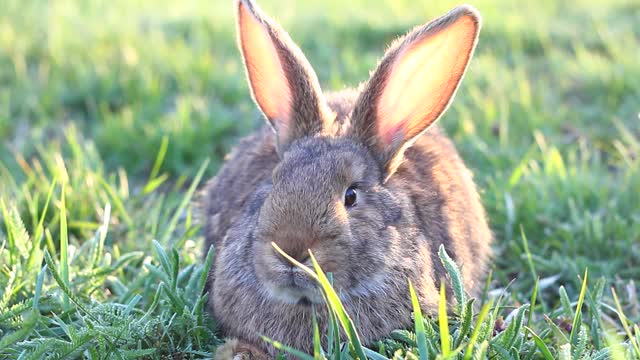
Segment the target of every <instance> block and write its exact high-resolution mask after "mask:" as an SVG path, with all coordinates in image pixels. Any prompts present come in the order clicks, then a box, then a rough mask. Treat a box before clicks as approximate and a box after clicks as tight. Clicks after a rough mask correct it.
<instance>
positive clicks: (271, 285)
mask: <svg viewBox="0 0 640 360" xmlns="http://www.w3.org/2000/svg"><path fill="white" fill-rule="evenodd" d="M274 280H275V279H274ZM278 280H280V281H277V282H274V281H268V282H267V284H266V285H267V286H266V288H267V290H268V293H269V295H270V296H271V298H273V299H275V300H277V301H280V302H284V303H287V304H295V305H310V304H322V303H323V300H322V294H321V293H320V291H319V289H318V288H317V287H316V286H315V284H313V283H311V282H310V281H308V280H307V279H299V278H297V277H295V276H292V277H287V278H286V279H282V278H281V279H278Z"/></svg>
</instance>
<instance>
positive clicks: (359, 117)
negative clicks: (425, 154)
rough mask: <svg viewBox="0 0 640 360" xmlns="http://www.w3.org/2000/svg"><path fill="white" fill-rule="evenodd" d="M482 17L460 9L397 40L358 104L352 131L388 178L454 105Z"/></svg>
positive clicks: (475, 12)
mask: <svg viewBox="0 0 640 360" xmlns="http://www.w3.org/2000/svg"><path fill="white" fill-rule="evenodd" d="M479 30H480V15H479V14H478V12H477V11H476V10H475V9H474V8H472V7H470V6H460V7H457V8H455V9H453V10H452V11H451V12H449V13H448V14H446V15H445V16H443V17H441V18H438V19H436V20H434V21H432V22H430V23H428V24H426V25H423V26H421V27H418V28H416V29H414V30H413V31H412V32H410V33H409V34H407V35H406V36H405V37H404V38H402V39H400V40H398V41H397V42H396V43H395V44H394V45H393V46H392V47H391V48H390V49H389V50H388V51H387V53H386V54H385V56H384V58H383V59H382V61H381V62H380V64H379V65H378V68H377V69H376V71H375V72H374V73H373V75H372V77H371V79H370V80H369V82H368V83H367V85H366V86H365V88H364V90H363V92H362V93H361V95H360V98H359V99H358V100H357V102H356V105H355V108H354V111H353V114H352V118H351V126H352V128H351V132H352V134H353V135H354V136H355V137H356V138H359V139H360V140H361V141H362V142H364V143H365V145H367V146H368V147H369V148H371V149H372V150H373V152H374V154H375V155H376V156H377V157H378V160H379V162H380V163H381V166H382V168H383V170H385V171H386V176H387V177H388V176H390V175H391V174H392V173H393V172H394V171H395V168H396V167H397V166H398V165H399V163H400V160H401V158H402V153H403V151H404V149H405V148H406V147H408V146H410V145H411V144H412V143H413V142H414V141H415V139H416V138H417V137H418V136H419V135H421V134H422V133H423V132H424V131H425V130H426V129H427V128H428V127H429V126H430V125H431V124H433V123H434V122H435V121H436V120H438V118H439V117H440V116H441V115H442V114H443V113H444V111H445V110H446V109H447V107H448V106H449V104H450V103H451V101H452V99H453V97H454V94H455V92H456V90H457V89H458V86H459V85H460V81H461V80H462V77H463V75H464V73H465V71H466V69H467V65H468V64H469V60H470V59H471V56H472V54H473V50H474V48H475V46H476V43H477V39H478V32H479Z"/></svg>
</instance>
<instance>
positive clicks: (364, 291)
mask: <svg viewBox="0 0 640 360" xmlns="http://www.w3.org/2000/svg"><path fill="white" fill-rule="evenodd" d="M235 5H236V10H237V16H238V32H239V45H240V49H241V51H242V54H243V58H244V64H245V66H246V70H247V75H248V79H249V83H250V85H251V92H252V94H253V98H254V99H255V101H256V103H257V104H258V106H259V107H260V109H261V110H262V113H263V114H264V116H265V117H266V118H267V120H268V122H269V125H270V126H267V127H265V128H264V129H262V130H260V131H258V132H257V133H256V134H254V135H251V136H249V137H247V138H245V139H244V140H242V141H241V143H240V145H239V146H238V148H237V149H236V150H235V151H234V152H233V153H232V154H231V155H230V157H229V159H228V160H227V162H226V164H225V165H224V167H223V168H222V169H221V170H220V173H219V174H218V175H217V176H216V177H215V178H214V179H213V180H211V182H210V183H209V185H208V188H207V190H206V195H205V196H206V199H205V208H206V238H207V247H209V246H211V245H213V246H214V247H215V261H214V265H213V267H212V269H211V272H210V276H209V281H208V290H209V293H210V300H209V305H210V307H211V309H212V311H213V314H214V316H215V319H216V320H217V324H218V326H219V329H220V330H221V331H222V333H223V334H224V335H225V336H227V337H229V338H231V339H233V340H229V341H228V342H227V344H226V345H224V346H222V347H221V348H220V349H219V351H218V353H217V358H220V359H227V358H232V357H235V358H237V359H245V358H254V359H263V358H272V357H274V356H275V354H276V350H275V349H274V348H273V347H272V346H270V345H268V344H267V343H266V342H264V341H262V340H261V338H260V336H261V335H264V336H266V337H268V338H271V339H273V340H276V341H279V342H281V343H284V344H286V345H289V346H292V347H294V348H297V349H300V350H303V351H307V352H310V351H312V333H313V332H312V326H311V324H312V322H311V314H312V308H315V309H316V310H317V311H318V317H319V324H320V326H321V330H322V329H325V328H326V324H327V321H326V309H325V307H324V306H323V305H314V304H321V303H322V297H321V295H320V292H319V290H318V288H317V287H316V285H315V284H314V283H313V282H312V280H311V279H310V278H308V277H307V276H305V274H303V273H302V271H300V270H299V269H297V268H295V267H293V266H292V265H291V264H290V263H289V262H288V261H287V260H286V259H284V258H282V257H281V256H279V254H278V253H277V252H276V251H275V250H274V248H273V247H272V245H271V243H272V242H274V243H276V244H277V245H279V247H280V248H282V249H283V250H284V251H285V252H286V253H288V254H289V255H291V256H293V257H295V258H296V259H298V260H299V261H301V262H303V263H306V264H309V257H308V250H309V249H310V250H311V251H312V252H313V254H314V256H315V257H316V258H317V260H318V262H319V264H320V266H321V267H322V268H323V270H324V271H326V272H332V273H333V275H334V286H335V288H336V290H337V292H338V293H339V294H340V297H341V299H342V301H343V303H344V305H345V307H346V309H347V311H348V313H349V314H350V315H351V317H352V318H353V320H354V322H355V323H356V326H357V327H358V329H359V333H360V337H361V340H362V341H363V342H364V343H365V344H366V343H371V342H372V341H374V340H376V339H379V338H381V337H384V336H386V335H388V334H389V333H390V331H391V330H393V329H397V328H406V327H408V326H410V324H411V322H412V320H411V303H410V297H409V291H408V282H407V280H411V281H412V283H413V284H414V286H415V288H416V291H417V293H418V296H419V299H420V303H421V306H422V308H423V311H425V312H426V313H433V311H434V310H435V309H437V302H438V291H437V289H438V286H439V283H440V279H441V278H443V277H444V276H445V270H444V268H443V266H442V264H441V262H440V261H439V259H438V255H437V250H438V248H439V246H440V245H441V244H444V247H445V248H446V250H447V252H448V253H449V254H450V255H451V257H452V258H453V259H454V260H456V261H457V263H458V264H460V265H461V266H462V273H463V277H464V280H465V285H466V288H467V289H474V288H476V285H478V284H479V283H481V281H480V280H481V279H482V277H483V276H484V275H485V271H486V266H487V262H488V258H489V255H490V246H489V245H490V242H491V233H490V231H489V228H488V226H487V221H486V219H485V215H484V211H483V208H482V206H481V204H480V201H479V197H478V193H477V191H476V188H475V185H474V183H473V181H472V176H471V173H470V171H469V170H468V169H467V168H466V167H465V165H464V164H463V162H462V160H461V159H460V157H459V156H458V153H457V152H456V150H455V148H454V147H453V145H452V143H451V141H450V140H449V139H448V138H447V137H445V136H444V135H443V134H442V133H441V132H440V130H438V129H437V128H436V127H435V126H431V125H432V124H433V123H434V122H435V121H436V120H437V119H438V118H439V117H440V116H441V115H442V114H443V113H444V111H445V110H446V109H447V107H448V106H449V104H450V103H451V100H452V99H453V96H454V94H455V92H456V90H457V88H458V86H459V84H460V80H461V79H462V77H463V75H464V72H465V70H466V68H467V65H468V63H469V60H470V59H471V56H472V53H473V51H474V48H475V46H476V42H477V38H478V31H479V29H480V16H479V14H478V13H477V11H476V10H475V9H473V8H472V7H470V6H460V7H457V8H455V9H453V10H452V11H451V12H449V13H448V14H446V15H444V16H443V17H441V18H438V19H436V20H434V21H432V22H430V23H428V24H426V25H423V26H419V27H417V28H415V29H414V30H412V31H411V32H410V33H409V34H407V35H406V36H404V37H403V38H401V39H399V40H397V41H396V42H394V44H393V45H392V46H391V47H390V49H389V50H388V51H387V53H386V54H385V56H384V58H383V59H382V61H381V62H380V64H379V65H378V68H377V69H376V70H375V72H373V74H372V76H371V79H370V80H369V81H368V82H367V83H365V84H363V85H362V86H361V87H360V90H347V91H341V92H338V93H331V94H323V93H322V92H321V90H320V86H319V83H318V79H317V77H316V75H315V73H314V72H313V70H312V69H311V66H310V65H309V62H308V61H307V59H306V58H305V57H304V55H303V54H302V52H301V51H300V49H299V48H298V47H297V46H296V45H295V44H294V43H293V42H292V41H291V39H290V38H289V36H288V35H287V33H286V32H285V31H284V30H283V29H282V28H281V27H280V26H279V25H278V24H277V23H275V22H274V21H273V20H271V19H270V18H269V17H267V15H265V14H264V13H263V12H262V11H261V10H260V9H259V8H258V6H256V4H255V3H253V2H252V1H251V0H239V1H236V3H235ZM325 333H326V332H325Z"/></svg>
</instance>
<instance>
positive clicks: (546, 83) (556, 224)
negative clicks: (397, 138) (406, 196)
mask: <svg viewBox="0 0 640 360" xmlns="http://www.w3.org/2000/svg"><path fill="white" fill-rule="evenodd" d="M472 3H473V5H474V6H476V7H477V8H478V9H479V10H480V12H481V13H482V15H483V17H484V25H483V30H482V33H481V37H480V42H479V47H478V50H477V51H476V55H475V58H474V59H473V61H472V63H471V67H470V69H469V71H468V73H467V76H466V77H465V80H464V81H463V84H462V87H461V89H460V91H459V92H458V95H457V97H456V100H455V102H454V105H453V106H452V107H451V108H450V110H449V111H448V112H447V114H446V115H445V116H444V117H443V118H442V119H441V120H440V124H441V126H442V127H443V128H444V129H445V130H446V131H447V133H448V134H449V135H450V137H451V138H452V139H453V140H454V142H455V143H456V145H457V147H458V150H459V151H460V153H461V155H462V157H463V158H464V159H465V161H466V162H467V164H468V165H469V167H470V168H471V169H472V170H473V171H474V174H475V175H474V179H475V181H476V182H477V184H478V186H479V188H480V189H481V195H482V199H483V203H484V205H485V207H486V210H487V212H488V216H489V219H490V223H491V227H492V230H493V231H494V234H495V238H496V241H495V246H494V248H495V261H494V264H493V266H492V271H491V275H490V278H489V280H488V281H487V286H486V290H485V292H484V293H483V295H482V296H481V298H478V299H476V305H478V306H477V307H476V308H475V315H473V314H474V313H473V311H474V310H471V309H472V307H469V308H468V309H467V310H464V309H458V310H459V311H457V312H456V313H455V314H451V316H450V317H449V319H448V321H447V322H448V326H444V320H445V319H446V317H443V318H441V319H437V318H433V319H426V320H425V321H424V322H421V321H417V323H418V326H417V327H416V329H417V330H418V335H417V336H416V335H415V334H414V332H413V331H414V330H416V329H412V331H406V330H399V331H396V332H394V333H393V334H391V336H390V337H389V338H388V339H382V340H381V341H380V342H379V343H377V344H366V345H368V348H369V350H367V351H368V356H371V357H372V358H377V357H376V356H384V357H389V358H392V357H393V356H394V354H395V356H397V357H398V358H407V359H412V358H416V357H417V356H418V349H419V348H421V349H423V351H421V353H420V357H421V358H424V359H427V358H436V356H440V358H447V357H448V358H465V359H466V358H467V357H466V356H471V355H472V354H473V356H474V357H476V358H485V357H487V358H492V359H493V358H500V359H502V358H505V359H508V358H513V359H519V358H523V359H538V358H547V359H551V358H561V359H605V358H613V359H633V358H640V328H639V327H640V300H639V296H640V290H638V284H637V283H638V282H640V2H638V1H634V0H607V1H604V0H602V1H591V0H577V1H574V2H561V1H551V0H543V1H532V0H528V1H520V2H515V1H497V0H493V1H492V0H476V1H473V2H472ZM260 4H261V5H262V7H263V8H264V10H265V11H267V12H269V13H271V14H273V15H275V17H276V18H277V19H278V20H279V21H280V22H281V23H282V24H283V26H284V27H285V28H286V29H287V30H288V31H289V32H290V33H291V35H292V38H293V39H294V40H295V41H296V42H297V43H298V44H299V45H300V47H301V48H302V49H303V51H304V52H305V53H306V54H307V56H308V58H309V60H310V62H311V63H312V64H313V65H314V67H315V69H316V71H317V73H318V76H319V78H320V82H321V83H322V85H323V87H324V89H334V90H335V89H342V88H344V87H346V86H353V85H356V84H358V83H359V82H360V81H363V80H365V79H366V78H367V77H368V74H369V71H370V70H371V69H373V68H374V67H375V65H376V62H377V60H378V59H379V57H380V56H381V55H382V53H383V51H384V49H385V46H386V44H388V43H389V42H390V41H391V40H392V39H393V38H395V37H396V36H398V35H400V34H402V33H404V32H405V31H407V30H409V29H410V28H411V27H413V26H414V25H417V24H421V23H424V22H425V21H427V20H429V19H432V18H434V17H436V16H439V15H441V14H442V13H444V12H446V11H447V10H448V9H450V8H451V7H453V6H454V5H456V4H457V2H454V1H449V0H447V1H438V2H435V1H415V0H413V1H408V0H397V1H375V2H372V1H366V0H353V1H349V2H344V1H338V0H305V1H304V2H301V1H294V0H263V1H261V2H260ZM0 9H1V10H0V140H1V146H0V358H23V359H28V358H30V359H40V358H42V357H43V356H44V355H48V356H50V357H51V358H67V357H71V358H91V359H102V358H117V359H123V358H137V357H146V358H167V357H169V358H171V357H173V358H201V357H204V358H206V357H210V356H211V354H212V353H213V352H214V351H215V347H216V346H217V345H218V344H220V343H221V341H222V339H220V338H219V337H218V336H217V334H216V333H215V320H214V319H210V318H209V317H208V316H207V314H206V312H205V311H204V308H203V300H204V298H203V297H201V296H200V294H201V291H202V287H203V280H204V275H205V272H206V264H205V261H204V260H202V259H203V256H204V254H203V250H202V248H203V237H202V233H201V231H200V226H201V222H200V220H199V219H198V216H197V214H198V211H197V205H196V204H197V201H196V200H197V197H198V190H199V189H200V188H201V186H202V185H203V183H204V181H206V179H207V178H208V177H211V176H213V175H215V173H216V171H217V169H218V168H219V166H220V164H221V162H222V160H223V156H224V154H225V153H226V152H227V151H229V150H230V149H231V147H232V146H233V144H234V143H235V142H236V140H237V139H238V138H239V137H241V136H242V135H245V134H248V133H250V132H251V131H252V130H253V129H255V128H257V127H258V126H260V125H261V124H262V122H263V120H262V119H261V118H260V115H259V112H258V110H257V109H256V107H255V106H254V104H253V103H252V101H251V99H250V96H249V93H248V88H247V84H246V82H245V79H244V72H243V69H242V66H241V61H240V57H239V53H238V51H237V49H236V42H235V27H234V18H233V15H234V11H233V7H232V4H231V1H230V0H229V1H226V0H225V1H220V0H215V1H210V0H186V1H175V0H173V1H169V0H153V1H152V0H135V1H128V0H114V1H106V0H92V1H88V0H56V1H46V0H31V1H24V0H1V1H0ZM587 272H588V276H586V275H587ZM585 277H586V279H585ZM455 279H456V276H455V272H453V273H452V274H451V277H450V280H451V281H452V282H455ZM584 280H586V282H585V281H584ZM583 284H584V285H583ZM483 304H489V305H487V307H486V309H488V310H489V312H488V313H486V316H483V315H484V314H485V313H483V314H480V315H478V312H479V310H480V308H481V307H482V305H483ZM418 318H419V317H418ZM634 324H635V325H634ZM356 325H357V324H356ZM447 328H448V332H447V331H445V330H446V329H447ZM425 335H426V336H425ZM345 349H346V351H345V352H344V354H342V355H340V354H339V353H338V351H337V350H336V349H333V353H335V354H330V355H327V356H332V358H336V357H335V356H342V358H345V359H346V358H349V356H351V355H349V354H348V353H349V351H351V353H352V354H356V353H357V350H358V346H357V344H354V342H351V346H350V347H345ZM424 349H426V350H428V351H429V354H428V355H427V354H426V353H425V351H424ZM451 350H453V351H451ZM327 351H328V352H331V351H329V350H327ZM374 353H379V354H382V355H375V354H374Z"/></svg>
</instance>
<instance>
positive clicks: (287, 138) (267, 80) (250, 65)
mask: <svg viewBox="0 0 640 360" xmlns="http://www.w3.org/2000/svg"><path fill="white" fill-rule="evenodd" d="M236 6H237V11H238V34H239V37H238V38H239V45H240V49H241V51H242V55H243V58H244V64H245V67H246V70H247V75H248V78H249V84H250V86H251V92H252V94H253V97H254V99H255V101H256V103H257V104H258V106H259V107H260V110H262V112H263V113H264V115H265V116H266V117H267V119H268V120H269V123H270V124H271V126H272V127H273V128H274V130H275V131H276V134H277V139H278V151H279V152H282V151H283V149H284V148H285V147H286V146H287V145H288V144H289V143H290V142H291V141H292V140H294V139H297V138H301V137H304V136H310V135H313V134H316V133H319V132H321V131H322V130H323V129H327V128H329V126H328V125H329V123H330V121H331V119H332V117H331V111H330V110H329V108H328V106H327V105H326V101H325V100H324V98H323V96H322V92H321V91H320V85H319V82H318V78H317V76H316V74H315V73H314V72H313V69H312V68H311V65H309V62H308V61H307V59H306V58H305V57H304V55H303V54H302V51H301V50H300V48H298V47H297V46H296V45H295V44H294V43H293V41H292V40H291V38H290V37H289V35H288V34H287V33H286V32H285V31H284V30H283V29H282V28H281V27H280V26H279V25H278V24H277V23H275V22H274V21H273V20H271V19H270V18H269V17H268V16H267V15H266V14H264V13H263V12H262V11H261V10H260V8H258V6H257V5H255V4H254V3H253V2H252V1H251V0H236Z"/></svg>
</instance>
